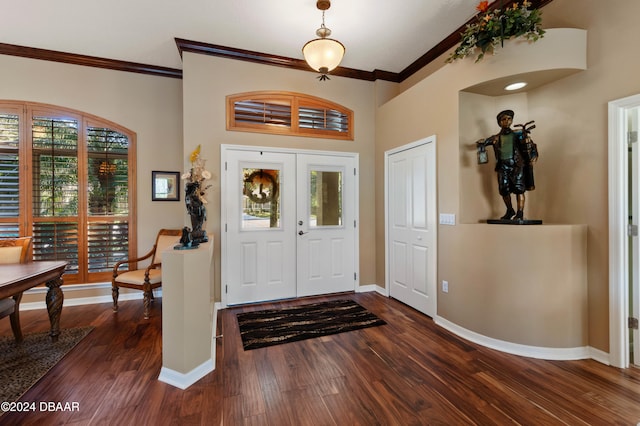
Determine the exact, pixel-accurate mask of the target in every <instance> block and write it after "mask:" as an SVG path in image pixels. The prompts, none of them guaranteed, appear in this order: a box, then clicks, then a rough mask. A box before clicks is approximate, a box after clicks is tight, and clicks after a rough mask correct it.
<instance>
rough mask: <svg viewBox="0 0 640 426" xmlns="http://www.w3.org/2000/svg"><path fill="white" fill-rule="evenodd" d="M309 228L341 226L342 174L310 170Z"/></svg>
mask: <svg viewBox="0 0 640 426" xmlns="http://www.w3.org/2000/svg"><path fill="white" fill-rule="evenodd" d="M309 206H310V209H309V226H315V227H318V226H338V225H342V172H329V171H321V170H311V172H310V175H309Z"/></svg>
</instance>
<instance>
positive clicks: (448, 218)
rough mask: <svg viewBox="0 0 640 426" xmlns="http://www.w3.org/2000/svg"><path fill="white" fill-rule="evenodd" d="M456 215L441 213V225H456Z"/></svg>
mask: <svg viewBox="0 0 640 426" xmlns="http://www.w3.org/2000/svg"><path fill="white" fill-rule="evenodd" d="M455 224H456V215H455V214H453V213H440V225H455Z"/></svg>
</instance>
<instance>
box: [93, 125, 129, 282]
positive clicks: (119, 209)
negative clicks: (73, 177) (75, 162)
mask: <svg viewBox="0 0 640 426" xmlns="http://www.w3.org/2000/svg"><path fill="white" fill-rule="evenodd" d="M87 152H88V175H89V185H88V200H87V202H88V216H89V217H88V222H89V223H88V230H87V244H88V259H87V260H88V270H89V272H90V273H92V272H106V271H110V270H112V269H113V266H114V265H115V263H116V262H118V261H119V260H122V259H123V258H126V257H127V255H128V250H129V222H128V214H129V179H128V172H129V157H128V155H129V138H128V137H127V136H126V135H124V134H122V133H120V132H117V131H115V130H112V129H108V128H104V127H92V126H89V127H87Z"/></svg>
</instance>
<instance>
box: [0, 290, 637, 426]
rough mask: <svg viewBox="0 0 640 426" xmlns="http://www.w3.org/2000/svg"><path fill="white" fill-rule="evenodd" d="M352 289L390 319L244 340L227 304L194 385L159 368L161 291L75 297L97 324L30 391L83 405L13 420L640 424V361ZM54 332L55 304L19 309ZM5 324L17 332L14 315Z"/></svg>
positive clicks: (72, 319) (73, 313) (83, 321)
mask: <svg viewBox="0 0 640 426" xmlns="http://www.w3.org/2000/svg"><path fill="white" fill-rule="evenodd" d="M337 297H341V298H352V299H354V300H356V301H357V302H358V303H360V304H361V305H363V306H364V307H365V308H367V309H368V310H370V311H371V312H373V313H375V314H377V315H378V316H379V317H381V318H382V319H384V320H385V321H386V322H387V325H384V326H380V327H373V328H368V329H364V330H358V331H353V332H348V333H342V334H337V335H333V336H327V337H320V338H316V339H311V340H305V341H301V342H295V343H289V344H285V345H279V346H272V347H269V348H264V349H256V350H252V351H247V352H245V351H243V349H242V344H241V341H240V336H239V333H238V325H237V321H236V318H235V314H236V313H237V312H240V311H248V310H258V309H263V308H268V307H273V306H278V305H286V306H291V305H296V304H302V303H309V302H310V300H309V299H300V300H290V301H284V302H280V303H269V304H263V305H254V306H245V307H238V308H233V309H227V310H223V311H220V312H219V323H218V326H219V331H220V333H223V334H224V337H223V338H222V339H220V340H219V341H218V343H217V351H218V359H217V363H216V370H215V371H214V372H213V373H211V374H209V375H207V376H206V377H204V378H203V379H201V380H200V381H198V382H197V383H196V384H194V385H193V386H191V387H190V388H188V389H187V390H185V391H183V390H180V389H177V388H174V387H172V386H170V385H167V384H165V383H162V382H159V381H158V380H157V377H158V375H159V373H160V368H161V366H162V339H161V333H162V331H161V325H162V321H161V316H160V315H161V306H162V301H161V299H158V300H156V302H155V303H154V306H153V308H152V318H151V319H150V320H147V321H145V320H144V319H143V318H142V302H141V301H126V302H122V303H121V304H120V312H118V313H117V314H114V313H112V311H111V306H110V304H100V305H89V306H79V307H65V308H64V310H63V313H62V320H61V326H62V327H74V326H80V325H88V324H91V325H93V326H95V329H94V330H93V331H92V332H91V333H90V334H89V335H88V336H87V337H86V338H85V339H84V340H82V341H81V342H80V343H79V344H78V346H76V347H75V348H74V349H73V350H72V351H71V352H70V353H69V354H67V356H66V357H65V358H64V359H63V360H62V361H60V362H59V363H58V364H57V365H56V366H55V367H54V368H53V369H52V370H51V371H49V373H48V374H47V375H46V376H45V377H44V378H43V379H41V380H40V381H39V382H38V383H37V384H36V385H34V386H33V387H32V388H31V389H30V390H29V391H28V392H27V393H26V394H25V395H24V396H23V397H22V399H21V401H35V402H40V401H45V402H62V403H65V402H70V403H71V402H77V403H78V404H79V411H77V412H57V413H52V412H48V413H47V412H36V413H6V414H4V415H3V416H2V417H0V424H2V425H18V424H19V425H28V424H46V425H52V424H70V425H86V424H105V425H106V424H109V425H144V424H149V425H170V424H171V425H189V424H206V425H223V424H224V425H277V426H283V425H428V424H436V425H438V424H439V425H462V424H464V425H473V424H478V425H490V424H496V425H503V424H522V425H555V424H566V425H614V424H615V425H631V426H633V425H636V424H638V422H640V371H639V370H638V369H635V368H631V369H628V370H620V369H616V368H613V367H607V366H605V365H602V364H600V363H598V362H595V361H592V360H585V361H542V360H537V359H530V358H523V357H517V356H513V355H508V354H504V353H500V352H497V351H493V350H490V349H486V348H483V347H480V346H477V345H475V344H472V343H469V342H466V341H464V340H462V339H460V338H458V337H456V336H454V335H452V334H451V333H449V332H447V331H446V330H443V329H442V328H439V327H438V326H436V325H435V324H434V323H433V321H432V320H431V319H430V318H428V317H426V316H424V315H421V314H419V313H417V312H416V311H414V310H412V309H411V308H408V307H407V306H405V305H403V304H401V303H399V302H397V301H395V300H393V299H388V298H386V297H383V296H381V295H378V294H374V293H364V294H352V293H350V294H343V295H336V296H328V297H321V298H313V299H312V300H313V301H314V302H315V301H322V300H329V299H332V298H337ZM21 319H22V326H23V327H22V328H23V331H24V333H32V332H38V331H46V330H47V329H48V319H47V315H46V311H26V312H23V313H22V315H21ZM0 335H2V336H10V335H11V330H10V327H9V321H8V319H7V320H2V321H0Z"/></svg>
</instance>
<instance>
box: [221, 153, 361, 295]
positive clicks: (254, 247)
mask: <svg viewBox="0 0 640 426" xmlns="http://www.w3.org/2000/svg"><path fill="white" fill-rule="evenodd" d="M222 149H223V153H222V158H223V163H224V164H223V171H224V173H225V176H224V179H223V182H222V184H223V189H222V191H223V194H222V200H223V209H222V210H223V211H222V215H221V218H222V220H223V223H222V227H221V228H222V229H223V230H225V229H226V232H225V234H224V236H223V252H222V279H223V283H222V291H223V301H224V300H225V296H226V304H229V305H232V304H240V303H251V302H260V301H268V300H277V299H285V298H292V297H299V296H309V295H316V294H327V293H335V292H341V291H348V290H353V289H354V288H355V284H356V280H357V275H356V265H357V262H356V259H357V257H356V253H357V244H356V241H357V238H356V229H357V221H356V212H357V190H356V185H355V180H356V169H357V165H356V162H357V158H356V157H355V156H354V155H344V154H335V155H334V154H327V153H313V152H310V151H305V152H304V153H297V152H290V151H284V152H278V151H271V152H270V151H258V150H247V149H246V148H242V149H241V148H239V149H231V148H226V147H223V148H222Z"/></svg>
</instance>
